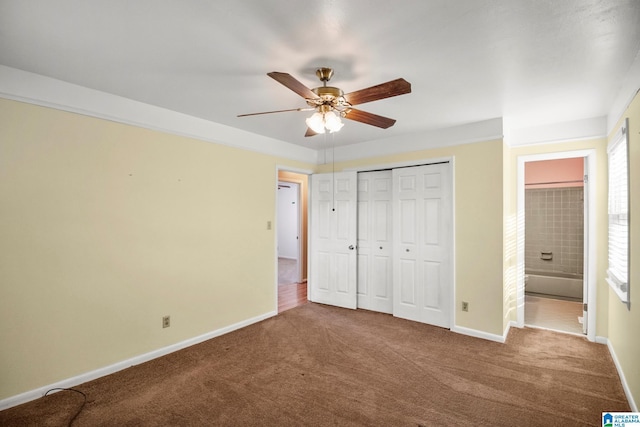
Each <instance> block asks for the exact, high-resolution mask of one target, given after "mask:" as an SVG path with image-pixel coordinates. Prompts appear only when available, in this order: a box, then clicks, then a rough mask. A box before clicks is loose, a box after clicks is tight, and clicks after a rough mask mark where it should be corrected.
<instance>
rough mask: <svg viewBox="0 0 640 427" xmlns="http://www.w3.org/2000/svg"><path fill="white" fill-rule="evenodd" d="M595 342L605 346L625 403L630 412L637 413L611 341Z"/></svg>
mask: <svg viewBox="0 0 640 427" xmlns="http://www.w3.org/2000/svg"><path fill="white" fill-rule="evenodd" d="M596 342H598V343H601V344H606V345H607V348H608V349H609V353H610V354H611V358H612V359H613V363H614V365H616V370H617V371H618V376H619V377H620V382H622V388H623V389H624V394H625V395H626V396H627V401H628V402H629V406H630V407H631V411H632V412H638V405H636V401H635V400H634V399H633V394H631V389H630V388H629V384H627V379H626V378H625V377H624V372H623V371H622V366H620V362H619V361H618V356H616V352H615V350H614V349H613V346H612V345H611V341H609V339H608V338H604V337H596Z"/></svg>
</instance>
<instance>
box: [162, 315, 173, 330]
mask: <svg viewBox="0 0 640 427" xmlns="http://www.w3.org/2000/svg"><path fill="white" fill-rule="evenodd" d="M169 326H171V316H164V317H163V318H162V327H163V328H168V327H169Z"/></svg>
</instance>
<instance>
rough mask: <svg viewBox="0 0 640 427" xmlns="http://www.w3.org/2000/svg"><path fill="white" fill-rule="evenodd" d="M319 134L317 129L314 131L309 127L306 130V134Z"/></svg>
mask: <svg viewBox="0 0 640 427" xmlns="http://www.w3.org/2000/svg"><path fill="white" fill-rule="evenodd" d="M317 134H318V133H317V132H316V131H314V130H313V129H311V128H307V131H306V132H305V134H304V136H315V135H317Z"/></svg>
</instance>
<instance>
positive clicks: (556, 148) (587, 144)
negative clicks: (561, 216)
mask: <svg viewBox="0 0 640 427" xmlns="http://www.w3.org/2000/svg"><path fill="white" fill-rule="evenodd" d="M587 149H594V150H595V151H596V163H597V164H596V178H595V182H594V180H593V179H592V180H591V182H592V183H593V182H594V185H595V186H596V200H595V204H596V242H597V248H596V251H597V256H596V260H595V261H594V262H596V263H597V266H596V277H597V295H596V336H602V337H606V336H607V300H608V291H607V286H608V285H607V284H606V282H605V281H604V279H605V275H606V270H607V141H606V140H605V139H604V138H601V139H594V140H584V141H572V142H559V143H554V144H539V145H528V146H524V147H513V148H511V171H510V175H511V178H510V181H511V182H512V183H516V181H517V174H518V170H517V169H518V157H519V156H528V155H534V154H547V153H563V152H567V151H578V150H587ZM509 190H510V201H509V206H510V208H509V213H508V215H509V217H512V218H515V216H516V203H517V185H515V184H514V185H512V186H511V188H510V189H509ZM517 232H518V230H516V233H517ZM521 232H524V230H521ZM516 238H517V234H516ZM512 286H514V287H515V282H514V283H512ZM505 291H506V292H510V291H511V290H510V289H506V290H505ZM514 304H515V301H514ZM515 316H516V311H515V307H513V306H512V310H511V320H514V321H515V320H516V318H515Z"/></svg>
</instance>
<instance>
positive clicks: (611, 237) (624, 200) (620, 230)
mask: <svg viewBox="0 0 640 427" xmlns="http://www.w3.org/2000/svg"><path fill="white" fill-rule="evenodd" d="M628 129H629V118H626V119H625V121H624V123H623V124H622V126H621V127H620V129H619V130H618V132H616V134H615V136H614V137H613V138H612V139H611V141H610V142H609V144H608V145H607V166H608V171H607V176H608V185H607V190H608V196H607V206H608V207H607V232H608V236H607V241H608V248H607V249H608V255H607V263H608V265H607V278H606V281H607V283H608V284H609V286H610V287H611V289H612V290H613V291H614V292H615V294H616V295H617V296H618V298H620V300H621V301H622V302H623V303H627V304H629V285H630V284H629V268H630V263H629V237H630V236H629V217H630V215H629V214H630V212H629V207H630V203H629V132H628ZM621 157H622V158H621ZM614 186H618V188H615V189H612V187H614ZM619 186H623V188H620V187H619Z"/></svg>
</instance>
